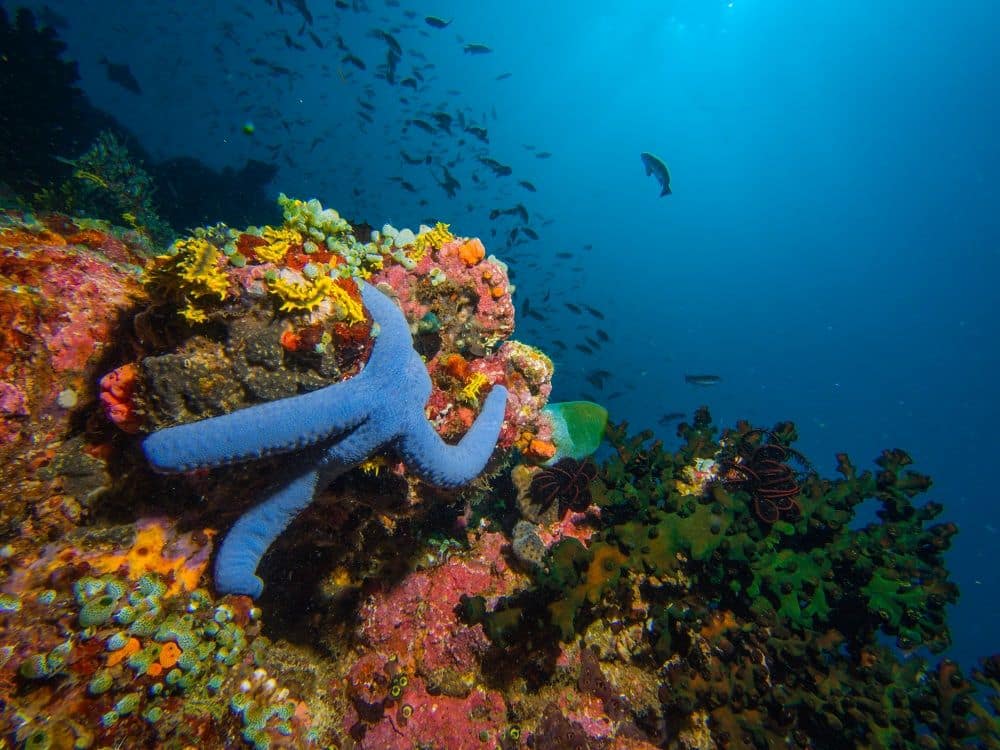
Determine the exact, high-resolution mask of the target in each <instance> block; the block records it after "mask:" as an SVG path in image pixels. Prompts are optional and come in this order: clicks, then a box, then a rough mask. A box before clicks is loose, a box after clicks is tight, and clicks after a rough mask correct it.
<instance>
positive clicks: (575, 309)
mask: <svg viewBox="0 0 1000 750" xmlns="http://www.w3.org/2000/svg"><path fill="white" fill-rule="evenodd" d="M563 305H565V307H566V309H567V310H569V311H570V312H571V313H574V314H576V315H579V314H581V313H582V312H583V310H581V309H580V308H579V306H577V305H574V304H573V303H572V302H563Z"/></svg>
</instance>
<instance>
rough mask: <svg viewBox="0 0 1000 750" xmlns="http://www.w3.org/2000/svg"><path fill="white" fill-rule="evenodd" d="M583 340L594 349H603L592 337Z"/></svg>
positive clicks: (585, 337)
mask: <svg viewBox="0 0 1000 750" xmlns="http://www.w3.org/2000/svg"><path fill="white" fill-rule="evenodd" d="M583 340H584V341H586V342H587V343H588V344H589V345H590V346H592V347H594V348H595V349H600V348H601V344H600V343H599V342H597V341H594V339H592V338H590V336H584V337H583Z"/></svg>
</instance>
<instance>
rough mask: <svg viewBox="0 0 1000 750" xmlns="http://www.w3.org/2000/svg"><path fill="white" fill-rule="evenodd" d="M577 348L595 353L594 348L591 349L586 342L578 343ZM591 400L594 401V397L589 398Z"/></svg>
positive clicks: (584, 351) (586, 352) (587, 352)
mask: <svg viewBox="0 0 1000 750" xmlns="http://www.w3.org/2000/svg"><path fill="white" fill-rule="evenodd" d="M576 349H577V350H578V351H581V352H583V353H584V354H593V353H594V350H593V349H591V348H590V347H589V346H587V345H585V344H577V345H576ZM589 400H590V401H593V400H594V399H589Z"/></svg>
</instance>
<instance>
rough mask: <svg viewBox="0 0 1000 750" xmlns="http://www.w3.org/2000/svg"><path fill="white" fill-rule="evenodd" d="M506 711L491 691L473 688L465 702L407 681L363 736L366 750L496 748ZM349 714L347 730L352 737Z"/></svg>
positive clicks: (418, 681) (361, 744)
mask: <svg viewBox="0 0 1000 750" xmlns="http://www.w3.org/2000/svg"><path fill="white" fill-rule="evenodd" d="M397 684H398V683H397ZM506 716H507V707H506V705H505V703H504V700H503V696H502V695H501V694H500V693H499V692H497V691H495V690H484V689H482V688H476V689H474V690H472V692H470V693H469V694H468V695H467V696H464V697H452V696H448V695H431V694H430V693H428V692H427V685H426V683H425V682H424V680H422V679H421V678H420V677H414V678H412V679H410V680H408V681H407V684H406V687H405V688H403V690H402V691H401V694H400V697H399V698H398V699H396V700H394V701H392V702H391V704H390V705H388V706H386V708H385V712H384V714H383V715H382V718H381V720H379V721H378V723H376V724H374V725H373V726H371V727H369V728H368V729H367V731H366V732H365V733H364V734H363V735H361V737H360V740H359V743H358V744H359V747H361V748H363V749H364V750H412V748H415V747H442V748H444V747H447V748H448V750H481V748H483V747H495V746H496V741H497V739H498V738H500V737H501V736H502V734H503V732H504V728H505V726H506V723H507V722H506ZM352 718H353V717H352V716H351V714H350V712H349V713H348V716H347V717H345V724H347V725H348V726H346V727H345V728H346V729H347V730H348V732H350V731H351V726H350V725H351V724H352V723H353V722H352V721H351V720H352Z"/></svg>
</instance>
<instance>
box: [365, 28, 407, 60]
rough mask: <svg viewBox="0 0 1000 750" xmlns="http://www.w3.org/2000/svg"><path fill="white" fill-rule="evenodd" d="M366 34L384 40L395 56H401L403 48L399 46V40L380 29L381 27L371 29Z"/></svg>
mask: <svg viewBox="0 0 1000 750" xmlns="http://www.w3.org/2000/svg"><path fill="white" fill-rule="evenodd" d="M368 36H370V37H372V38H374V39H380V40H381V41H383V42H385V43H386V44H387V45H389V49H391V50H392V51H393V52H395V53H396V55H397V57H402V56H403V48H402V47H400V46H399V42H397V41H396V39H395V37H393V36H392V34H389V33H388V32H386V31H382V29H372V30H371V31H369V32H368Z"/></svg>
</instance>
